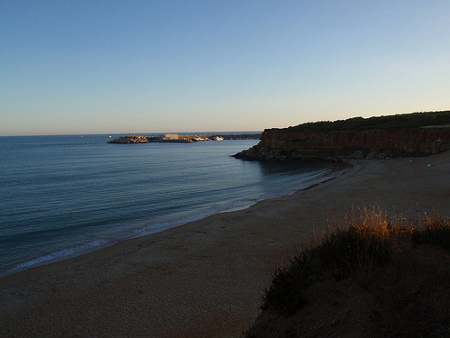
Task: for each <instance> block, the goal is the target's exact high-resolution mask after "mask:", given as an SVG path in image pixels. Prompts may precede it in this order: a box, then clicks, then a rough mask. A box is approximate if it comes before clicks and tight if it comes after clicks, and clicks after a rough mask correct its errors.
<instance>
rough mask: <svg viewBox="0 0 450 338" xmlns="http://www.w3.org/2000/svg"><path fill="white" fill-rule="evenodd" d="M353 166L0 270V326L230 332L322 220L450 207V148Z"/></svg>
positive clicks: (90, 331)
mask: <svg viewBox="0 0 450 338" xmlns="http://www.w3.org/2000/svg"><path fill="white" fill-rule="evenodd" d="M428 163H430V165H428ZM352 165H353V168H352V169H351V170H349V171H348V172H346V173H345V174H343V175H341V176H339V177H337V178H335V179H332V180H329V181H326V182H323V183H320V184H317V185H314V186H312V187H310V188H308V189H305V190H300V191H298V192H296V193H295V194H293V195H290V196H284V197H279V198H275V199H269V200H264V201H261V202H258V203H257V204H255V205H253V206H251V207H250V208H248V209H245V210H240V211H235V212H228V213H221V214H216V215H213V216H209V217H206V218H204V219H202V220H199V221H195V222H191V223H187V224H185V225H183V226H180V227H176V228H172V229H169V230H166V231H163V232H160V233H156V234H152V235H148V236H145V237H140V238H136V239H132V240H128V241H125V242H120V243H118V244H115V245H113V246H111V247H108V248H105V249H102V250H98V251H95V252H92V253H89V254H85V255H83V256H79V257H76V258H73V259H69V260H65V261H62V262H58V263H54V264H49V265H44V266H41V267H36V268H33V269H30V270H27V271H23V272H20V273H17V274H14V275H11V276H7V277H5V278H2V279H1V280H0V285H1V290H2V292H1V294H0V297H1V299H0V304H1V305H0V307H1V308H0V334H1V335H2V336H47V337H49V336H51V337H57V336H152V337H199V336H202V337H238V336H239V335H240V334H241V333H242V331H243V330H245V329H247V328H248V326H249V325H250V324H251V323H252V321H254V319H255V318H256V316H257V315H258V313H259V305H260V303H261V295H262V291H263V290H264V288H265V287H267V285H268V284H269V280H270V277H271V275H272V273H273V272H274V270H275V269H277V268H278V267H279V266H280V265H282V264H283V263H284V262H285V261H286V259H287V258H288V257H290V256H292V255H293V254H295V253H296V252H298V251H300V250H301V249H302V248H304V247H306V246H308V245H309V244H310V243H311V241H312V237H313V233H314V232H315V233H316V235H318V236H319V237H320V232H321V231H322V229H324V228H325V227H326V224H327V220H329V219H332V218H334V217H339V216H343V215H345V214H347V213H348V212H349V211H350V210H351V209H352V208H359V207H360V208H363V207H370V206H373V205H377V206H380V207H381V208H382V209H383V210H386V211H387V212H388V213H389V214H391V215H402V216H403V217H406V218H412V217H415V216H416V215H417V211H418V210H420V212H422V213H423V212H426V213H432V212H433V211H436V212H440V213H441V214H443V215H449V214H450V210H449V208H450V180H448V177H449V174H450V153H448V152H447V153H443V154H439V155H434V156H431V157H424V158H414V159H413V161H410V159H406V158H405V159H389V160H380V161H377V160H371V161H367V160H364V161H352Z"/></svg>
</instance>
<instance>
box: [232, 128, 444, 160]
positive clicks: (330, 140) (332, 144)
mask: <svg viewBox="0 0 450 338" xmlns="http://www.w3.org/2000/svg"><path fill="white" fill-rule="evenodd" d="M449 149H450V129H449V128H448V127H447V128H446V127H431V128H416V129H402V130H367V131H324V132H321V131H294V130H289V129H268V130H265V131H264V132H263V134H262V135H261V141H260V142H259V143H258V144H257V145H256V146H254V147H253V148H250V149H248V150H244V151H243V152H241V153H239V154H236V155H235V157H237V158H243V159H248V160H283V159H297V158H345V157H347V158H352V157H353V158H375V157H378V158H382V157H386V156H389V157H399V156H428V155H433V154H437V153H441V152H444V151H447V150H449Z"/></svg>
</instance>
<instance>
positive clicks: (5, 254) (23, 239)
mask: <svg viewBox="0 0 450 338" xmlns="http://www.w3.org/2000/svg"><path fill="white" fill-rule="evenodd" d="M109 140H111V138H110V137H108V135H85V136H81V135H70V136H23V137H0V276H2V275H6V274H10V273H13V272H15V271H19V270H21V269H24V268H28V267H31V266H34V265H38V264H43V263H46V262H49V261H54V260H61V259H64V258H67V257H70V256H73V255H77V254H80V253H83V252H86V251H89V250H93V249H95V248H100V247H103V246H106V245H110V244H113V243H115V242H118V241H121V240H125V239H129V238H133V237H136V236H141V235H145V234H150V233H152V232H156V231H161V230H164V229H167V228H170V227H174V226H178V225H181V224H184V223H187V222H189V221H194V220H198V219H201V218H204V217H206V216H208V215H211V214H215V213H219V212H223V211H227V210H232V209H237V208H244V207H247V206H250V205H252V204H254V203H256V202H257V201H259V200H262V199H266V198H271V197H277V196H281V195H286V194H290V193H293V192H294V191H296V190H298V189H301V188H304V187H306V186H308V185H310V184H312V183H314V182H315V181H317V180H320V179H323V178H324V177H325V176H326V175H327V174H329V173H330V172H331V169H332V165H331V164H329V163H327V162H317V163H312V162H311V163H310V162H300V163H297V164H292V163H290V164H283V163H259V162H248V161H242V160H237V159H235V158H233V157H231V155H233V154H235V153H237V152H239V151H241V150H244V149H248V148H250V147H251V146H253V145H255V144H256V143H257V142H258V140H225V141H210V142H198V143H190V144H187V143H145V144H108V143H107V141H109Z"/></svg>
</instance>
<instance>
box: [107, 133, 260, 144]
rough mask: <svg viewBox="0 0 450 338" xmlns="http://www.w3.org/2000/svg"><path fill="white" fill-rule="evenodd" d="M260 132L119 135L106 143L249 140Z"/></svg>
mask: <svg viewBox="0 0 450 338" xmlns="http://www.w3.org/2000/svg"><path fill="white" fill-rule="evenodd" d="M260 136H261V134H220V135H178V134H165V135H161V136H142V135H138V136H132V135H131V134H130V135H128V136H120V137H119V138H117V139H114V140H111V141H109V142H108V143H112V144H133V143H148V142H164V143H193V142H205V141H223V140H249V139H259V138H260Z"/></svg>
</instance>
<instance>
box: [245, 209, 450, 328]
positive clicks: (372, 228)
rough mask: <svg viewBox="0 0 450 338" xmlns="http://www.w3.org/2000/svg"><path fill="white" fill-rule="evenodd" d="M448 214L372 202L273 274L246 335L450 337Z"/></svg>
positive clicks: (449, 222) (334, 226) (449, 231)
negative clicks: (408, 215)
mask: <svg viewBox="0 0 450 338" xmlns="http://www.w3.org/2000/svg"><path fill="white" fill-rule="evenodd" d="M449 263H450V219H449V218H448V217H444V216H441V215H435V216H432V217H428V216H427V215H422V217H420V218H419V217H418V218H417V219H416V220H405V219H401V218H392V219H388V217H387V215H386V213H385V212H383V211H381V210H378V209H376V208H373V209H371V210H366V209H365V210H363V211H359V212H357V213H353V215H350V216H349V217H347V218H346V219H344V220H339V221H337V222H336V223H335V224H332V225H331V226H330V230H329V232H327V233H325V235H324V236H323V238H322V240H321V242H320V244H319V245H318V246H316V247H313V248H311V249H307V250H304V251H303V252H301V253H299V254H298V255H297V256H296V257H294V258H292V259H291V260H290V262H289V263H288V264H287V265H286V266H284V267H282V268H280V269H278V271H276V273H275V274H274V275H273V279H272V283H271V285H270V286H269V287H268V288H267V289H266V290H265V293H264V296H263V304H262V306H261V309H262V310H263V311H262V312H261V314H260V316H259V317H258V319H257V320H256V322H255V324H254V325H253V326H252V327H251V328H250V329H249V330H248V331H247V332H246V336H247V337H328V336H330V335H332V336H345V337H363V336H364V337H394V336H395V337H397V336H398V337H400V336H402V337H449V336H450V311H449V308H448V306H449V300H450V284H449V282H448V281H449V280H450V264H449Z"/></svg>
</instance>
